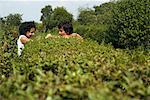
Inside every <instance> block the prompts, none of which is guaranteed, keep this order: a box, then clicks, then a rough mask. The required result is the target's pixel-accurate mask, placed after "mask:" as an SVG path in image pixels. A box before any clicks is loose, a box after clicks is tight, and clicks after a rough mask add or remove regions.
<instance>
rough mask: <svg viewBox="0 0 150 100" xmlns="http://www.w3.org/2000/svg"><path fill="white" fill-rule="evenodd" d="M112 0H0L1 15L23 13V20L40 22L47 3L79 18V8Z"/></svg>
mask: <svg viewBox="0 0 150 100" xmlns="http://www.w3.org/2000/svg"><path fill="white" fill-rule="evenodd" d="M109 1H110V0H0V17H5V16H8V15H9V14H10V13H11V14H15V13H19V14H22V19H23V21H36V22H40V17H41V15H42V13H41V9H42V8H44V7H45V6H46V5H51V6H52V8H53V9H54V8H56V7H62V6H63V7H64V8H65V9H66V10H67V11H68V12H69V13H71V14H73V16H74V18H75V19H77V16H78V14H79V12H78V9H79V8H93V7H94V6H98V5H100V4H102V3H105V2H109Z"/></svg>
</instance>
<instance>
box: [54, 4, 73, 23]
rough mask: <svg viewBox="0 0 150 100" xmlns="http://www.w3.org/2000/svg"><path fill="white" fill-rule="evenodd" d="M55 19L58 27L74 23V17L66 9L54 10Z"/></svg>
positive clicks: (58, 8)
mask: <svg viewBox="0 0 150 100" xmlns="http://www.w3.org/2000/svg"><path fill="white" fill-rule="evenodd" d="M53 18H54V20H55V21H56V24H57V25H58V24H59V23H60V22H64V21H67V22H72V19H73V15H72V14H70V13H69V12H68V11H67V10H66V9H65V8H64V7H57V8H55V9H54V13H53Z"/></svg>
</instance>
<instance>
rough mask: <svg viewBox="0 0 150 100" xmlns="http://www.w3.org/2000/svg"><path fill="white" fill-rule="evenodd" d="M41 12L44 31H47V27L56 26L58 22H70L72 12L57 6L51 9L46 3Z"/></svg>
mask: <svg viewBox="0 0 150 100" xmlns="http://www.w3.org/2000/svg"><path fill="white" fill-rule="evenodd" d="M41 13H42V16H41V21H42V23H43V25H44V27H45V32H47V31H48V29H52V28H54V27H56V26H57V25H58V24H59V23H60V22H64V21H69V22H71V21H72V19H73V16H72V14H70V13H69V12H68V11H67V10H66V9H65V8H63V7H57V8H55V9H54V10H53V9H52V7H51V6H50V5H48V6H46V7H45V8H43V9H42V10H41Z"/></svg>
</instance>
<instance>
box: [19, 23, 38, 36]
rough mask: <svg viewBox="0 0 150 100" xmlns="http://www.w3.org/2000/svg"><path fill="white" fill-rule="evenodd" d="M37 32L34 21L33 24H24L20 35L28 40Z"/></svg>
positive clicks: (20, 29) (20, 28)
mask: <svg viewBox="0 0 150 100" xmlns="http://www.w3.org/2000/svg"><path fill="white" fill-rule="evenodd" d="M35 31H36V26H35V23H34V22H33V21H32V22H24V23H22V24H21V25H20V27H19V33H20V35H26V36H27V37H28V38H30V37H31V36H32V35H34V32H35Z"/></svg>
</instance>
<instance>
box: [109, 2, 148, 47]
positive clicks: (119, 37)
mask: <svg viewBox="0 0 150 100" xmlns="http://www.w3.org/2000/svg"><path fill="white" fill-rule="evenodd" d="M149 39H150V1H149V0H120V1H118V2H117V5H116V8H115V9H114V15H113V24H112V25H111V28H110V31H109V35H108V40H109V42H112V44H113V45H114V46H115V47H119V48H130V49H131V48H136V47H138V46H143V47H145V48H150V41H149Z"/></svg>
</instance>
